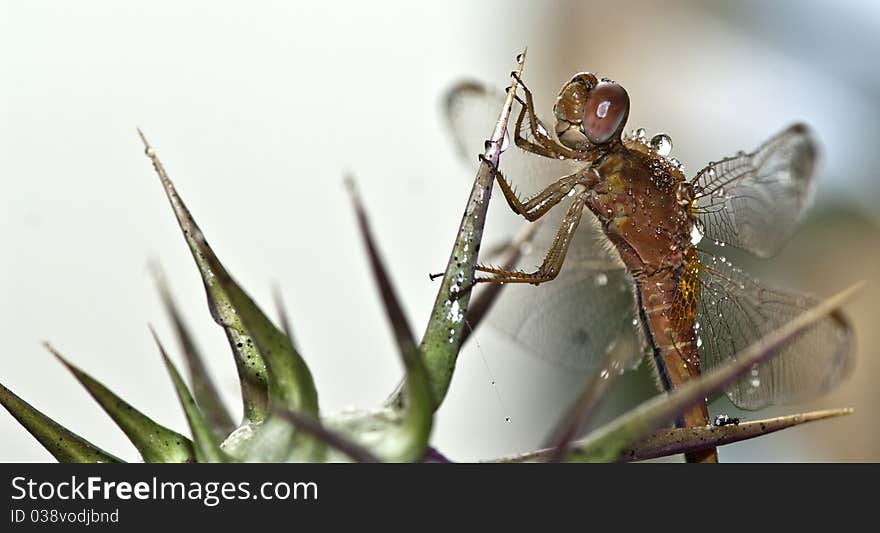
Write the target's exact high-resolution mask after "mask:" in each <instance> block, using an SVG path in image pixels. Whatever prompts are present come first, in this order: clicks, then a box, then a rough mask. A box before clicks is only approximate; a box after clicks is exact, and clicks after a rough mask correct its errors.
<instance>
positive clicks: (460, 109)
mask: <svg viewBox="0 0 880 533" xmlns="http://www.w3.org/2000/svg"><path fill="white" fill-rule="evenodd" d="M505 97H506V95H505V93H504V91H499V90H494V89H491V88H488V87H486V86H484V85H482V84H480V83H477V82H470V81H467V82H461V83H458V84H456V85H454V86H453V87H451V88H450V89H449V90H448V91H447V92H446V96H445V98H444V115H445V117H446V122H447V124H448V126H449V129H450V131H451V133H452V138H453V140H454V143H455V147H456V149H457V151H458V153H459V155H460V156H461V157H462V158H463V159H464V160H466V161H468V162H471V163H472V164H473V165H474V166H476V165H477V164H478V162H479V161H478V159H477V155H478V154H481V153H483V150H484V149H485V147H484V144H485V142H486V139H487V138H489V136H490V135H491V134H492V131H493V130H494V129H495V123H496V122H497V121H498V115H499V113H500V112H501V108H502V106H503V105H504V100H505ZM521 109H522V107H521V106H520V104H519V103H518V102H516V101H514V102H513V109H512V112H511V115H510V121H509V122H508V128H509V130H508V138H507V139H506V143H507V149H506V150H505V152H504V154H503V155H502V156H501V162H500V165H499V169H500V170H501V171H502V172H504V173H505V175H506V176H507V178H508V180H509V181H510V182H512V183H516V184H517V186H518V188H519V189H521V191H522V192H523V193H524V194H526V195H531V194H534V193H536V192H540V190H542V189H543V188H544V187H546V186H547V185H549V184H550V183H552V182H553V181H556V180H557V179H559V178H561V177H562V176H566V175H568V174H571V173H572V172H574V170H575V169H576V168H577V164H576V163H574V162H572V161H568V160H558V159H552V158H548V157H543V156H539V155H536V154H533V153H531V152H526V151H524V150H522V149H520V148H519V147H517V146H515V144H514V142H513V137H512V136H513V128H514V127H516V118H517V117H518V116H519V112H520V110H521ZM538 122H539V124H540V125H541V127H542V128H544V129H545V131H547V132H548V134H549V135H550V136H551V138H555V135H554V133H553V128H549V127H548V126H547V124H548V123H546V122H543V121H542V120H541V119H540V118H538ZM522 135H523V137H525V138H526V139H529V140H532V141H534V137H533V136H532V135H531V133H530V131H529V129H528V125H527V120H526V121H524V123H523V128H522Z"/></svg>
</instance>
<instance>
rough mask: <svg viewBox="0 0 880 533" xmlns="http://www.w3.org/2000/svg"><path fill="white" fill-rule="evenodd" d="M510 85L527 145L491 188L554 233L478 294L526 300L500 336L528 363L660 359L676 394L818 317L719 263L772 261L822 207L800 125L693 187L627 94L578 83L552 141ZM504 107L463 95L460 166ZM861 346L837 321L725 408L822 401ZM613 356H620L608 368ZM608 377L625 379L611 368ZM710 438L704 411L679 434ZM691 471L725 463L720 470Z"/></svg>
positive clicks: (564, 98) (498, 320)
mask: <svg viewBox="0 0 880 533" xmlns="http://www.w3.org/2000/svg"><path fill="white" fill-rule="evenodd" d="M512 76H514V77H516V78H517V82H518V89H517V93H516V97H515V102H514V105H515V109H514V110H513V114H512V115H511V117H514V116H515V117H516V122H515V125H514V126H513V127H512V128H510V129H511V130H512V137H513V139H514V142H513V146H509V145H510V144H511V143H510V141H509V137H507V138H506V139H505V141H506V142H505V146H503V147H502V148H503V149H504V150H505V151H504V153H503V155H502V158H501V163H500V165H499V168H493V173H494V175H495V182H496V183H497V184H498V186H499V188H500V189H501V191H502V193H503V195H504V197H505V199H506V201H507V203H508V205H509V206H510V208H511V209H512V210H513V211H514V212H515V213H517V214H519V215H522V216H523V217H524V218H525V219H527V220H528V221H533V222H534V221H538V220H539V219H541V220H543V223H542V225H541V226H540V228H538V229H537V231H536V233H535V237H534V238H533V239H532V240H531V241H530V243H529V245H528V246H527V247H526V249H524V250H523V255H522V261H521V264H522V265H528V268H527V269H516V270H505V269H503V268H497V267H491V266H484V265H481V266H478V267H477V270H478V271H479V272H480V277H478V278H477V281H478V282H482V283H504V284H512V285H514V286H509V287H507V288H506V289H505V290H504V291H502V295H501V297H500V299H499V301H498V302H497V304H496V306H495V307H496V309H497V311H493V312H492V313H491V314H490V317H489V321H490V322H492V323H493V324H494V325H495V326H496V327H497V328H498V329H500V330H501V331H502V332H505V333H506V334H508V335H509V336H510V337H512V338H513V339H514V340H515V341H516V342H517V343H518V344H520V345H521V346H523V347H524V348H526V350H527V351H530V352H532V353H534V354H536V355H539V356H540V357H542V358H545V359H550V360H552V361H555V362H557V363H559V364H562V365H565V366H574V367H577V368H584V369H592V370H593V371H601V372H609V371H618V372H623V371H626V370H628V369H633V368H636V367H638V366H639V365H640V363H641V361H643V360H645V359H647V360H648V361H650V362H651V364H652V366H653V368H654V370H655V375H656V378H657V382H658V384H659V386H660V387H661V388H662V389H663V390H667V391H669V390H672V389H675V388H676V387H679V386H681V385H682V384H684V383H686V382H687V381H689V380H693V379H695V378H697V377H698V376H700V374H701V372H707V371H711V370H712V369H713V368H715V367H717V366H719V365H721V364H723V363H724V362H725V361H727V360H728V359H729V358H732V357H734V356H735V355H736V354H737V353H738V352H739V351H740V350H743V349H744V348H746V347H747V346H749V345H750V344H752V343H753V342H755V341H757V340H758V339H760V338H761V337H762V336H763V335H765V334H766V333H768V332H770V331H772V330H774V329H776V328H777V327H779V326H781V325H783V324H784V323H786V322H788V321H790V320H791V319H793V318H794V317H796V316H797V315H799V314H800V313H802V312H803V311H804V310H806V309H808V308H810V307H812V306H813V305H815V304H816V303H818V302H817V300H816V299H815V298H814V297H812V296H810V295H807V294H801V293H798V292H792V291H789V290H784V289H779V288H774V287H770V286H768V285H766V284H764V283H762V282H760V281H758V280H757V279H755V278H754V277H752V276H750V275H749V274H747V273H746V272H744V271H743V270H741V269H739V268H737V267H735V266H734V265H732V264H731V262H730V261H729V260H727V259H726V258H725V257H724V256H722V255H719V254H718V253H717V250H720V249H722V248H723V247H724V246H730V247H735V248H737V249H740V250H744V251H746V252H749V253H751V254H753V255H756V256H759V257H769V256H772V255H773V254H775V253H776V252H777V251H778V250H779V249H780V248H781V246H782V245H783V243H784V242H785V241H786V240H787V239H788V238H789V237H790V236H791V234H792V233H793V231H794V229H795V227H796V226H797V223H798V222H799V221H800V220H801V219H802V217H803V216H804V213H805V211H806V209H807V208H808V206H809V205H810V204H811V202H812V198H813V191H814V174H815V168H816V157H817V147H816V142H815V140H814V137H813V134H812V132H811V131H810V129H809V128H808V127H807V126H805V125H803V124H795V125H792V126H790V127H788V128H787V129H785V130H784V131H782V132H781V133H778V134H777V135H775V136H774V137H772V138H770V139H769V140H767V141H766V142H765V143H763V144H762V145H760V147H758V148H757V149H756V150H754V151H752V152H748V153H746V152H743V151H740V152H738V153H736V154H735V155H733V156H730V157H726V158H723V159H720V160H717V161H714V162H710V163H709V164H708V165H706V166H705V167H704V168H703V169H702V170H700V171H699V172H697V173H696V175H695V176H693V177H688V176H686V174H685V172H684V167H683V165H682V164H681V163H680V162H679V161H677V160H676V159H675V158H673V157H671V156H670V155H671V150H672V139H671V138H670V137H669V135H667V134H665V133H658V134H657V135H654V136H652V137H650V138H648V135H647V132H646V130H645V129H644V128H638V129H635V130H632V131H631V132H630V133H629V134H625V133H624V129H625V126H626V122H627V118H628V115H629V109H630V101H629V96H628V93H627V92H626V90H625V89H624V88H623V87H622V86H621V85H619V84H617V83H616V82H614V81H612V80H610V79H608V78H597V77H596V75H595V74H593V73H589V72H582V73H578V74H576V75H575V76H573V77H572V78H571V80H570V81H568V82H567V83H565V84H564V85H563V87H562V89H561V90H560V91H559V94H558V96H557V98H556V102H555V105H554V106H553V113H554V118H555V125H554V127H553V128H552V129H551V128H550V127H548V124H550V123H548V122H546V121H544V120H542V119H541V118H540V117H539V116H538V114H537V113H536V111H535V106H534V100H533V96H532V92H531V91H530V90H529V88H528V87H527V86H526V85H525V84H524V83H523V81H522V79H520V78H519V77H518V76H517V75H516V74H515V73H512ZM520 91H521V93H520ZM503 101H504V93H503V92H502V91H495V90H492V89H490V88H487V87H486V86H484V85H481V84H479V83H474V82H464V83H460V84H458V85H456V86H454V87H453V88H452V89H450V90H449V92H448V93H447V95H446V98H445V114H446V118H447V120H448V123H449V125H450V127H451V131H452V133H453V137H454V140H455V143H456V145H457V146H458V148H459V151H460V152H461V154H462V155H467V154H468V153H473V151H474V150H476V149H477V147H482V146H483V143H484V141H483V140H482V139H483V138H484V135H485V132H487V131H491V130H492V125H493V124H494V122H495V119H496V117H497V112H498V110H499V109H501V105H502V103H503ZM471 160H473V159H471ZM515 184H516V185H518V186H520V187H525V188H526V189H528V190H529V191H530V194H528V195H527V196H522V195H521V194H520V193H519V192H518V191H517V189H516V188H515ZM708 242H712V243H714V244H715V245H716V246H715V250H716V251H712V250H710V249H707V248H709V247H706V246H704V245H705V244H706V243H708ZM533 267H537V268H534V269H533ZM530 285H535V286H537V285H540V287H533V286H530ZM853 345H854V338H853V332H852V328H851V326H850V324H849V322H848V321H847V319H846V318H845V316H844V315H842V314H841V313H834V314H832V315H830V316H829V317H827V318H825V319H823V320H822V321H821V322H819V323H818V324H816V325H815V326H814V327H812V328H811V329H810V330H808V331H807V332H806V333H804V334H803V335H802V336H800V337H799V338H797V339H796V340H794V341H792V342H790V343H789V344H788V345H787V346H786V347H785V348H783V349H782V350H781V351H780V353H779V354H778V355H777V356H776V357H774V358H773V359H771V360H770V361H768V362H766V363H763V364H761V365H759V366H756V367H754V368H753V369H752V370H751V373H750V374H749V375H747V376H746V377H745V378H744V379H742V380H741V381H739V382H737V383H735V384H734V385H733V386H731V387H730V388H729V389H728V390H727V391H726V394H727V396H728V398H729V399H730V401H731V402H732V403H733V404H734V405H736V406H737V407H739V408H742V409H746V410H755V409H760V408H763V407H766V406H769V405H772V404H787V403H795V402H799V401H803V400H806V399H810V398H813V397H816V396H818V395H821V394H822V393H824V392H826V391H828V390H829V389H831V388H832V387H833V386H835V385H836V384H837V383H839V382H840V381H841V380H842V379H843V378H844V377H845V376H846V375H847V374H848V372H849V371H850V369H851V366H852V351H853ZM612 352H614V353H616V354H618V355H616V356H615V357H612V358H609V357H608V354H610V353H612ZM608 361H611V363H610V366H611V368H608V367H605V368H600V367H602V366H603V365H607V364H609V363H608ZM710 423H711V422H710V418H709V413H708V407H707V405H706V404H705V403H704V404H703V405H700V406H698V407H696V408H693V409H692V410H690V411H688V412H686V413H684V414H683V415H682V416H681V417H680V419H679V420H677V421H676V425H677V426H679V427H692V426H700V425H708V424H710ZM686 458H687V460H688V461H691V462H715V461H717V454H716V452H715V450H714V449H710V450H706V451H703V452H694V453H692V454H688V455H687V457H686Z"/></svg>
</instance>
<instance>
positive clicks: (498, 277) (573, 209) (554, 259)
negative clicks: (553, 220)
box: [474, 191, 589, 285]
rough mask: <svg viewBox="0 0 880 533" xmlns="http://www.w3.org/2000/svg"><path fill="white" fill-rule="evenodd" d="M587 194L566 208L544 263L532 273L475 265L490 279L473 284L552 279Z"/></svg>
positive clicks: (557, 269) (573, 232)
mask: <svg viewBox="0 0 880 533" xmlns="http://www.w3.org/2000/svg"><path fill="white" fill-rule="evenodd" d="M588 194H589V193H588V192H586V191H582V192H580V193H579V194H578V195H577V196H575V199H574V201H573V202H572V203H571V206H569V208H568V212H567V213H566V214H565V217H564V218H563V219H562V224H561V225H560V227H559V230H558V231H557V232H556V237H555V238H554V239H553V244H551V245H550V249H549V250H548V251H547V254H546V255H545V256H544V262H543V263H542V264H541V266H540V267H538V269H537V270H536V271H534V272H523V271H521V270H504V269H500V268H495V267H488V266H482V265H477V267H476V269H477V270H478V271H479V272H485V273H486V274H490V275H491V276H490V277H480V278H476V279H475V280H474V282H475V283H531V284H533V285H538V284H541V283H544V282H546V281H550V280H552V279H554V278H555V277H556V276H557V275H558V274H559V271H560V270H561V269H562V263H563V261H565V254H566V253H567V252H568V245H569V244H571V240H572V238H573V237H574V234H575V231H577V226H578V223H579V222H580V220H581V215H582V214H583V212H584V206H585V205H586V203H587V197H588Z"/></svg>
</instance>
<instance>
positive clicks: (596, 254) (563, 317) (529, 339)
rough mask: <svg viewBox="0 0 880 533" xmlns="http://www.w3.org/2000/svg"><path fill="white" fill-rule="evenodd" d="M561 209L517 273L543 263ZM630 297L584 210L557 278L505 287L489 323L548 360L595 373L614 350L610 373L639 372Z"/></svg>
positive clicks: (622, 272) (616, 262)
mask: <svg viewBox="0 0 880 533" xmlns="http://www.w3.org/2000/svg"><path fill="white" fill-rule="evenodd" d="M566 207H567V206H565V205H559V206H557V207H556V208H554V210H553V211H552V212H551V213H549V214H548V215H546V217H545V218H547V220H546V221H544V222H543V223H542V225H541V227H540V228H539V229H538V231H537V232H536V234H535V237H534V239H533V240H532V241H531V243H530V244H529V245H528V246H527V248H526V250H524V253H523V256H522V258H521V260H520V265H521V267H522V269H524V270H526V271H533V270H534V269H535V268H536V267H537V266H538V265H540V264H541V262H542V261H543V259H544V254H545V253H546V251H547V250H548V249H549V247H550V243H551V242H552V240H553V237H554V235H555V233H556V231H557V230H558V229H559V222H560V220H561V218H562V215H563V214H564V213H565V211H566ZM633 295H634V292H633V282H632V278H631V276H630V275H629V273H628V272H627V270H626V269H625V267H624V266H623V264H622V263H621V262H620V258H619V256H618V255H617V252H616V251H614V250H613V249H612V248H611V247H610V243H609V242H608V240H607V238H606V237H605V235H604V233H603V232H602V230H601V228H600V227H599V223H598V221H597V220H596V219H595V217H593V215H592V213H590V212H589V211H585V212H584V215H583V219H582V220H581V223H580V225H579V226H578V230H577V232H576V233H575V237H574V239H573V240H572V243H571V246H570V248H569V253H568V255H567V256H566V259H565V263H564V264H563V265H562V270H561V272H560V273H559V275H558V276H557V278H556V279H554V280H553V281H551V282H548V283H544V284H541V285H540V286H537V287H535V286H532V285H526V284H509V286H507V287H506V288H505V289H504V291H502V293H501V295H500V296H499V298H498V302H497V303H496V305H495V306H494V307H493V309H492V311H491V312H490V313H489V316H488V317H487V320H488V321H489V323H490V324H491V325H492V326H493V327H495V328H496V329H498V330H500V331H502V332H503V333H505V334H507V335H508V336H509V337H511V338H512V339H514V340H515V341H516V342H517V343H518V344H519V345H521V346H523V347H525V348H526V349H527V350H528V351H529V352H531V353H532V354H533V355H535V356H536V357H539V358H541V359H543V360H545V361H549V362H551V363H554V364H557V365H560V366H563V367H567V368H576V369H592V370H596V369H599V365H601V364H603V363H605V362H606V361H607V360H608V354H609V352H611V351H612V350H614V352H615V353H614V354H613V360H612V361H613V362H612V363H611V366H612V368H613V369H617V370H621V371H623V370H626V369H630V368H634V367H636V366H637V365H638V363H639V362H640V361H641V359H642V357H643V353H644V352H643V350H642V340H641V338H640V336H639V328H638V326H637V324H638V322H636V309H635V300H634V296H633ZM609 370H611V369H609Z"/></svg>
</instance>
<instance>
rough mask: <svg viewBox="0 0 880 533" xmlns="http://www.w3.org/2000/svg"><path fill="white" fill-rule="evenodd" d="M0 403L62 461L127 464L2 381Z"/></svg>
mask: <svg viewBox="0 0 880 533" xmlns="http://www.w3.org/2000/svg"><path fill="white" fill-rule="evenodd" d="M0 404H3V407H5V408H6V410H7V411H9V413H10V414H11V415H12V416H14V417H15V419H16V420H18V423H19V424H21V425H22V426H23V427H24V428H25V429H26V430H28V432H29V433H30V434H31V435H33V436H34V438H35V439H37V441H39V443H40V444H42V445H43V447H44V448H46V450H48V452H49V453H51V454H52V456H53V457H55V459H57V460H58V462H59V463H123V462H125V461H123V460H122V459H119V458H118V457H115V456H113V455H111V454H109V453H107V452H105V451H104V450H102V449H101V448H98V447H97V446H95V445H94V444H92V443H91V442H89V441H87V440H86V439H84V438H82V437H80V436H79V435H77V434H76V433H74V432H72V431H70V430H69V429H67V428H65V427H64V426H62V425H61V424H59V423H58V422H55V421H54V420H52V419H51V418H49V417H48V416H46V415H44V414H43V413H41V412H40V411H38V410H37V409H35V408H34V407H33V406H32V405H31V404H29V403H27V402H26V401H24V400H22V399H21V398H19V397H18V396H16V395H15V393H13V392H12V391H11V390H9V389H7V388H6V387H4V386H3V385H2V384H0Z"/></svg>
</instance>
